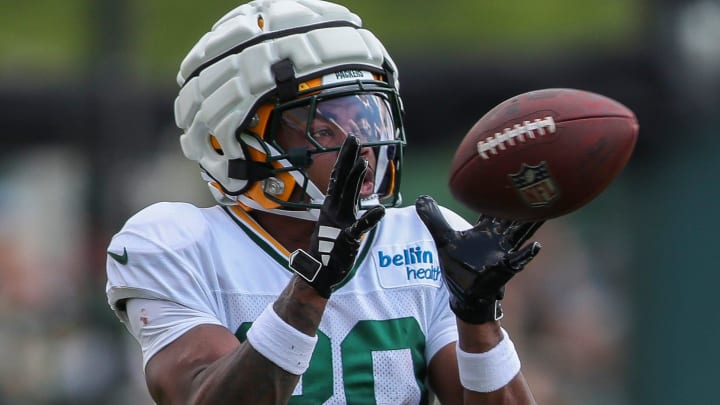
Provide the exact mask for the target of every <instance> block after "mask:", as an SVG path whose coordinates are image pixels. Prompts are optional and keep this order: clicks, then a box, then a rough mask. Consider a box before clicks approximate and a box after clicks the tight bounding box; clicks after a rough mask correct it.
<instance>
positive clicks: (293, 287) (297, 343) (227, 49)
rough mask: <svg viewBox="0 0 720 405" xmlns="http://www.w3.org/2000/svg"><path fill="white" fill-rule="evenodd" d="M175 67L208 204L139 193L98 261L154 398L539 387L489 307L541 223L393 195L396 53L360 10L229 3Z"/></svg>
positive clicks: (489, 395) (526, 394)
mask: <svg viewBox="0 0 720 405" xmlns="http://www.w3.org/2000/svg"><path fill="white" fill-rule="evenodd" d="M177 80H178V83H179V85H180V91H179V95H178V97H177V99H176V100H175V117H176V122H177V125H178V126H179V127H180V128H181V129H182V131H183V134H182V136H181V137H180V143H181V145H182V150H183V152H184V154H185V156H186V157H187V158H189V159H191V160H194V161H196V162H198V163H199V165H200V168H201V171H202V176H203V178H204V179H205V180H206V181H207V183H208V185H209V188H210V191H211V192H212V194H213V195H214V196H215V198H216V199H217V201H218V204H217V205H216V206H213V207H210V208H198V207H196V206H193V205H191V204H187V203H169V202H165V203H157V204H154V205H151V206H149V207H147V208H145V209H143V210H141V211H140V212H138V213H137V214H135V215H134V216H132V217H131V218H130V219H129V220H128V221H127V222H126V224H125V225H124V226H123V228H122V229H121V230H120V231H119V232H118V233H117V234H116V235H115V236H114V237H113V239H112V241H111V242H110V246H109V247H108V261H107V276H108V282H107V296H108V300H109V303H110V306H111V307H112V309H113V310H114V311H115V313H116V314H117V315H118V316H119V317H120V319H121V320H122V321H123V323H124V324H125V326H126V327H127V329H128V330H129V331H130V333H131V334H132V335H133V336H134V337H135V338H136V339H137V341H138V342H139V344H140V347H141V348H142V355H143V365H144V371H145V376H146V380H147V385H148V387H149V390H150V394H151V395H152V397H153V398H154V399H155V401H156V402H157V403H160V404H175V403H183V404H184V403H192V404H221V403H222V404H235V403H237V404H265V403H297V404H300V403H303V404H322V403H328V404H344V403H350V404H361V403H363V404H364V403H383V404H390V403H392V404H421V403H429V402H431V401H433V399H434V398H437V399H438V400H440V401H441V402H442V403H444V404H450V403H458V404H459V403H467V404H500V403H503V404H510V403H512V404H521V403H522V404H525V403H533V402H534V400H533V398H532V395H531V392H530V390H529V388H528V387H527V385H526V383H525V380H524V378H523V375H522V373H521V372H520V361H519V358H518V355H517V353H516V351H515V349H514V346H513V344H512V342H511V340H510V337H509V336H508V334H507V333H506V332H505V331H504V330H503V329H502V328H501V326H500V322H499V320H500V318H501V316H502V310H501V307H500V300H501V299H502V297H503V294H504V286H505V283H506V282H507V281H508V280H510V278H511V277H513V276H514V275H515V274H516V273H517V272H518V271H520V270H521V269H523V267H524V266H525V265H526V264H527V263H528V262H529V261H530V260H531V259H532V258H533V257H534V256H535V255H536V254H537V252H538V251H539V248H540V246H539V244H538V243H537V242H532V243H525V242H526V241H527V240H528V239H529V238H530V236H531V235H532V234H533V232H534V231H535V230H536V229H537V228H538V226H539V225H540V223H524V224H523V223H515V222H508V221H498V220H495V219H493V218H487V217H481V219H480V221H479V222H478V223H477V224H476V225H475V226H474V227H471V226H470V225H469V224H468V223H467V222H466V221H464V220H463V219H462V218H461V217H460V216H459V215H457V214H455V213H453V212H451V211H449V210H447V209H445V208H442V207H439V206H438V205H437V204H436V203H435V202H434V201H433V199H432V198H430V197H428V196H422V197H420V198H418V200H417V201H416V204H415V206H410V207H403V208H400V207H399V206H400V193H399V188H400V173H401V171H402V162H403V147H404V146H405V132H404V129H403V106H402V103H401V100H400V97H399V94H398V71H397V67H396V65H395V63H394V62H393V60H392V59H391V57H390V55H388V53H387V52H386V50H385V48H384V47H383V45H382V44H381V42H380V41H379V40H378V39H377V38H376V37H375V36H374V35H373V34H372V33H371V32H370V31H368V30H366V29H364V28H362V25H361V20H360V18H359V17H358V16H357V15H355V14H353V13H352V12H350V11H349V10H348V9H346V8H345V7H342V6H340V5H336V4H333V3H328V2H323V1H320V0H298V1H291V0H256V1H253V2H250V3H247V4H244V5H241V6H239V7H237V8H235V9H234V10H232V11H230V12H229V13H228V14H226V15H225V16H224V17H222V18H221V19H220V20H219V21H218V22H217V23H216V24H215V25H214V26H213V28H212V30H211V31H210V32H208V33H207V34H205V35H204V36H203V37H202V38H201V39H200V40H199V42H198V43H197V44H196V45H195V46H194V47H193V48H192V49H191V51H190V52H189V54H188V55H187V57H186V58H185V60H184V61H183V62H182V65H181V67H180V72H179V74H178V76H177Z"/></svg>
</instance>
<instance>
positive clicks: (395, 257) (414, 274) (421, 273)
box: [378, 246, 440, 281]
mask: <svg viewBox="0 0 720 405" xmlns="http://www.w3.org/2000/svg"><path fill="white" fill-rule="evenodd" d="M378 263H379V264H380V267H390V266H394V267H400V268H402V267H404V268H405V269H404V270H405V273H406V275H407V279H408V280H434V281H436V280H438V279H439V278H440V266H439V263H437V262H436V260H435V258H434V257H433V252H432V251H429V250H423V249H421V248H420V246H415V247H410V248H407V249H403V250H402V251H401V252H400V253H385V252H384V251H382V250H380V251H378Z"/></svg>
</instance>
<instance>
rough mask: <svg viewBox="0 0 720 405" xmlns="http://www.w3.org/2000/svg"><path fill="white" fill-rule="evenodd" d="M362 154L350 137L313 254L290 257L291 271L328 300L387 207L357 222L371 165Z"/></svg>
mask: <svg viewBox="0 0 720 405" xmlns="http://www.w3.org/2000/svg"><path fill="white" fill-rule="evenodd" d="M359 152H360V144H359V143H358V140H357V138H356V137H354V136H348V137H347V139H346V140H345V142H343V145H342V147H341V148H340V152H339V153H338V157H337V161H336V162H335V167H334V168H333V171H332V173H331V174H330V183H329V184H328V189H327V196H326V197H325V201H324V202H323V205H322V208H320V217H319V219H318V222H317V225H316V226H315V231H314V232H313V234H312V238H311V240H310V252H309V253H308V252H305V251H304V250H301V249H298V250H296V251H295V252H293V253H292V255H291V256H290V268H291V269H292V270H293V271H295V273H297V274H298V275H300V277H302V278H303V279H304V280H305V281H307V282H308V283H309V284H310V285H311V286H313V287H314V288H315V289H316V290H317V291H318V293H319V294H320V295H322V296H323V297H325V298H329V297H330V294H331V293H332V290H333V288H334V287H335V286H337V285H338V284H341V283H342V282H343V281H344V280H345V279H346V278H347V277H348V275H349V274H350V270H352V267H353V264H355V256H357V252H358V249H359V248H360V238H361V237H362V235H363V234H364V233H365V232H367V231H369V230H371V229H372V228H374V227H375V225H377V223H378V222H379V221H380V219H382V217H383V216H384V215H385V208H384V207H382V206H375V207H372V208H370V209H369V210H367V211H365V213H364V214H363V215H362V216H361V217H360V218H359V219H356V215H357V205H358V198H359V196H360V188H361V187H362V183H363V179H364V177H365V172H366V171H367V164H368V163H367V161H366V160H365V159H363V158H361V157H360V153H359Z"/></svg>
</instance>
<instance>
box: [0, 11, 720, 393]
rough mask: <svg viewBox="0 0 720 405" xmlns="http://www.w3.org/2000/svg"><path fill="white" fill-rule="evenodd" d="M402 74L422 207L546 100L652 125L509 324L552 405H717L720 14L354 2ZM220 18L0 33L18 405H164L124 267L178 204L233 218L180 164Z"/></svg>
mask: <svg viewBox="0 0 720 405" xmlns="http://www.w3.org/2000/svg"><path fill="white" fill-rule="evenodd" d="M342 3H343V4H344V5H346V6H348V7H349V8H351V9H352V10H354V11H355V12H357V13H358V14H359V15H360V16H361V17H362V18H363V21H364V24H365V26H366V27H368V28H370V29H371V30H372V31H374V32H375V33H376V35H378V36H379V37H380V38H381V39H382V40H383V42H384V43H385V45H386V46H387V48H388V49H389V51H390V52H391V54H392V55H393V57H394V58H395V61H396V62H397V64H398V65H399V68H400V81H401V89H402V90H401V92H402V94H403V98H404V102H405V105H406V110H407V117H406V121H407V129H408V138H409V146H408V149H407V151H406V155H407V161H406V167H405V171H404V177H403V195H404V198H405V202H404V203H405V204H412V203H413V202H414V200H415V197H416V196H417V195H419V194H432V195H433V196H435V197H436V199H438V200H439V201H440V202H442V203H443V204H445V205H447V206H449V207H451V208H453V209H456V210H457V211H458V212H460V213H461V214H462V215H464V216H465V217H466V218H468V219H469V220H472V219H473V218H474V214H473V213H471V212H469V211H467V210H466V209H464V208H463V207H462V206H459V205H458V204H457V203H455V202H454V201H453V200H452V197H451V196H450V195H449V193H448V191H447V187H446V176H447V170H448V163H449V161H450V159H451V157H452V153H453V150H454V148H455V147H456V146H457V144H458V143H459V141H460V139H461V138H462V136H463V134H464V133H465V131H467V129H469V128H470V126H472V124H473V123H474V122H475V121H476V120H477V119H479V118H480V116H482V114H483V113H484V112H485V111H487V110H489V109H490V108H491V107H493V106H494V105H496V104H498V103H499V102H501V101H503V100H505V99H507V98H509V97H511V96H513V95H515V94H519V93H521V92H525V91H529V90H534V89H538V88H546V87H575V88H582V89H586V90H591V91H596V92H599V93H602V94H605V95H608V96H610V97H613V98H616V99H617V100H619V101H621V102H623V103H624V104H625V105H627V106H628V107H630V108H631V109H633V110H634V111H635V112H636V114H637V116H638V118H639V121H640V128H641V130H640V139H639V141H638V145H637V147H636V150H635V154H634V156H633V159H632V160H631V162H630V164H629V165H628V167H627V168H626V170H625V171H624V172H623V173H622V174H621V176H620V178H619V179H618V180H617V181H616V182H615V183H614V184H613V185H612V186H611V187H610V188H609V189H608V190H607V191H606V192H605V193H603V194H602V195H601V196H600V197H598V198H597V199H596V200H595V201H593V202H592V203H590V204H589V205H588V206H586V207H584V208H583V209H581V210H579V211H577V212H575V213H572V214H570V215H567V216H565V217H562V218H558V219H554V220H551V221H549V222H548V223H547V224H546V225H545V226H544V227H543V229H541V231H540V232H539V234H538V238H539V239H540V240H541V241H542V242H543V245H544V250H543V252H542V253H541V255H540V256H539V257H538V259H537V260H536V261H534V262H533V265H532V266H530V268H529V269H528V271H526V272H524V273H522V274H521V275H519V276H518V277H517V278H516V279H514V280H513V281H512V283H511V284H510V286H509V288H508V294H507V298H506V301H507V303H506V313H507V316H506V319H505V320H504V321H503V322H504V324H505V325H506V328H507V329H508V330H510V332H511V334H512V335H513V338H514V340H515V342H516V346H518V349H519V351H520V355H521V358H522V359H523V368H524V370H525V373H526V374H527V377H528V380H529V382H530V385H531V386H532V388H533V390H534V391H535V393H536V396H537V398H538V401H539V402H540V403H543V404H598V405H599V404H603V405H605V404H676V403H679V402H684V403H687V404H710V403H717V402H718V400H716V399H715V395H714V391H715V390H714V389H713V387H714V383H715V379H716V376H717V372H716V371H715V370H716V365H717V364H718V363H719V362H720V351H719V350H718V349H717V342H718V341H719V338H720V336H719V335H720V334H719V333H718V331H719V329H720V319H718V315H717V311H716V308H717V304H715V303H714V299H713V298H714V296H715V295H714V294H715V290H716V288H715V286H716V285H717V284H718V282H720V276H718V274H717V272H716V271H715V268H716V267H717V263H718V259H719V257H718V256H719V254H718V251H717V249H714V248H713V246H712V245H711V243H712V242H713V241H714V240H713V231H714V229H715V228H716V227H717V225H718V222H720V221H718V214H717V209H716V206H717V203H716V201H717V200H718V197H719V195H720V188H719V187H718V185H717V184H718V183H717V181H716V180H715V179H714V174H715V172H716V171H717V170H718V167H717V164H716V162H717V156H718V150H719V149H720V148H718V146H719V143H720V141H718V139H719V138H718V136H717V135H718V134H717V129H716V125H714V121H715V118H716V117H717V116H718V113H720V47H718V45H717V44H718V43H719V41H720V1H718V0H694V1H690V0H688V1H671V0H642V1H641V0H606V1H595V0H591V1H584V2H578V1H570V0H547V1H543V2H537V1H532V0H508V1H504V2H498V1H471V0H464V1H454V2H445V3H441V2H436V1H432V2H431V1H426V0H416V1H403V0H396V1H379V0H364V1H360V0H353V1H344V2H342ZM237 4H238V3H235V2H229V1H220V0H208V1H205V2H202V4H201V3H199V2H190V1H186V0H175V1H169V0H153V1H140V0H128V1H119V0H64V1H62V2H59V1H51V0H32V1H20V0H5V1H4V2H3V12H2V13H0V27H2V29H0V111H2V113H1V114H2V120H0V125H1V126H2V148H0V156H1V157H2V158H1V159H0V291H1V292H0V321H2V327H0V404H5V403H7V404H20V403H22V404H97V403H103V404H146V403H150V401H149V398H148V396H147V394H146V392H145V388H144V381H143V375H142V371H141V365H140V364H141V363H140V357H139V356H140V355H139V351H138V349H137V347H136V344H135V342H134V341H133V340H132V338H130V337H129V335H128V334H127V333H126V332H125V331H124V329H123V327H122V326H121V325H120V323H119V322H117V320H116V319H114V316H113V315H112V313H111V311H110V310H109V308H108V307H107V304H106V301H105V296H104V277H105V276H104V262H105V247H106V246H107V243H108V241H109V239H110V237H111V236H112V234H113V233H114V232H116V231H117V230H118V229H119V228H120V227H121V226H122V223H123V222H124V220H125V219H127V217H128V216H130V215H132V214H133V213H134V212H136V211H138V210H139V209H141V208H142V207H144V206H145V205H147V204H150V203H152V202H155V201H161V200H171V201H173V200H185V201H191V202H195V203H196V204H198V205H207V204H211V201H210V196H209V193H207V190H206V188H205V186H204V184H203V183H202V182H201V181H200V178H199V170H198V169H197V167H196V166H195V164H194V163H193V162H190V161H186V160H185V159H184V158H183V157H182V153H181V152H180V149H179V147H178V142H177V137H178V135H179V131H178V130H177V129H176V128H175V126H174V119H173V116H172V103H173V100H174V97H175V94H176V91H177V86H176V83H175V75H176V72H177V67H178V66H179V63H180V61H181V60H182V58H183V57H184V55H185V54H186V52H187V51H188V50H189V49H190V47H191V46H192V45H193V44H194V43H195V41H196V40H197V39H198V38H199V37H200V36H201V35H202V34H203V33H205V32H206V31H207V30H208V29H209V28H210V27H211V25H212V23H214V21H216V20H217V19H218V18H219V17H220V16H221V15H223V14H224V13H225V12H227V11H229V10H230V9H231V8H233V7H234V6H236V5H237Z"/></svg>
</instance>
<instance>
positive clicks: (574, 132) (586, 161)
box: [449, 88, 638, 220]
mask: <svg viewBox="0 0 720 405" xmlns="http://www.w3.org/2000/svg"><path fill="white" fill-rule="evenodd" d="M637 136H638V122H637V118H636V117H635V114H634V113H633V112H632V111H631V110H630V109H629V108H627V107H626V106H624V105H622V104H621V103H619V102H617V101H615V100H613V99H611V98H608V97H606V96H603V95H600V94H596V93H592V92H588V91H584V90H577V89H563V88H558V89H543V90H536V91H531V92H528V93H523V94H520V95H518V96H515V97H512V98H510V99H508V100H506V101H504V102H502V103H500V104H499V105H498V106H497V107H495V108H493V109H492V110H490V111H489V112H488V113H487V114H485V115H484V116H483V117H482V118H480V120H479V121H478V122H477V123H476V124H475V125H474V126H473V127H472V128H471V129H470V131H468V133H467V134H466V135H465V137H464V139H463V140H462V142H461V143H460V145H459V146H458V148H457V150H456V153H455V156H454V157H453V160H452V164H451V169H450V180H449V187H450V191H451V192H452V194H453V196H454V197H455V198H457V200H458V201H460V202H461V203H462V204H464V205H465V206H467V207H468V208H470V209H472V210H473V211H475V212H478V213H482V214H487V215H491V216H494V217H498V218H506V219H515V220H544V219H549V218H554V217H558V216H561V215H564V214H568V213H570V212H572V211H575V210H577V209H578V208H580V207H582V206H584V205H586V204H587V203H589V202H590V201H592V200H593V199H594V198H595V197H597V196H598V195H599V194H600V193H602V192H603V191H604V190H605V189H606V188H607V187H608V186H609V185H610V184H611V183H612V181H613V180H614V179H615V178H616V177H617V176H618V175H619V174H620V173H621V172H622V170H623V168H625V166H626V165H627V163H628V161H629V159H630V156H631V154H632V152H633V149H634V148H635V143H636V141H637Z"/></svg>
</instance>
